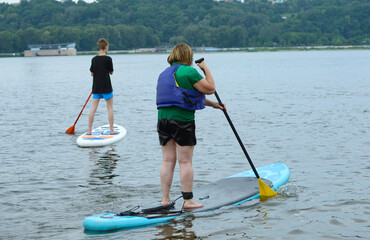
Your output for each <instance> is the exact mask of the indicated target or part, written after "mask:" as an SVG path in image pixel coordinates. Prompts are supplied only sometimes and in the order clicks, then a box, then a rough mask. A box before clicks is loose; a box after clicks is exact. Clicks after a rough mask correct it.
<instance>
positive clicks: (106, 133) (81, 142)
mask: <svg viewBox="0 0 370 240" xmlns="http://www.w3.org/2000/svg"><path fill="white" fill-rule="evenodd" d="M113 129H114V131H115V132H117V133H118V134H116V135H110V128H109V124H107V125H104V126H101V127H98V128H95V129H93V130H92V131H91V135H87V132H86V133H84V134H82V135H81V136H79V137H78V138H77V140H76V143H77V145H78V146H79V147H102V146H107V145H110V144H113V143H116V142H118V141H120V140H122V138H124V137H125V136H126V134H127V131H126V129H125V128H124V127H122V126H120V125H117V124H114V125H113Z"/></svg>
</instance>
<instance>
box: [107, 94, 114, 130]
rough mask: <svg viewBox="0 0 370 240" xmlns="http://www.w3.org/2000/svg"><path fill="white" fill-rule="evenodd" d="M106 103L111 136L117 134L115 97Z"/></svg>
mask: <svg viewBox="0 0 370 240" xmlns="http://www.w3.org/2000/svg"><path fill="white" fill-rule="evenodd" d="M106 102H107V110H108V120H109V128H110V134H115V133H116V132H115V131H114V128H113V125H114V114H113V97H111V98H109V99H108V100H107V101H106Z"/></svg>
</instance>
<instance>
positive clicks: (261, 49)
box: [0, 45, 370, 58]
mask: <svg viewBox="0 0 370 240" xmlns="http://www.w3.org/2000/svg"><path fill="white" fill-rule="evenodd" d="M313 50H316V51H321V50H370V45H356V46H354V45H349V46H298V47H246V48H215V47H197V48H194V49H193V51H194V52H196V53H199V52H202V53H215V52H217V53H219V52H279V51H313ZM170 51H171V49H170V48H168V49H166V50H163V49H157V48H140V49H134V50H110V51H109V54H110V55H116V54H117V55H119V54H158V53H159V54H161V53H162V54H164V53H169V52H170ZM97 53H98V51H77V55H78V56H81V55H96V54H97ZM1 57H24V53H23V52H22V53H0V58H1Z"/></svg>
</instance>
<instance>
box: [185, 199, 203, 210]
mask: <svg viewBox="0 0 370 240" xmlns="http://www.w3.org/2000/svg"><path fill="white" fill-rule="evenodd" d="M203 206H204V204H203V203H197V202H195V201H194V200H193V199H188V200H185V201H184V207H183V208H184V209H190V208H201V207H203Z"/></svg>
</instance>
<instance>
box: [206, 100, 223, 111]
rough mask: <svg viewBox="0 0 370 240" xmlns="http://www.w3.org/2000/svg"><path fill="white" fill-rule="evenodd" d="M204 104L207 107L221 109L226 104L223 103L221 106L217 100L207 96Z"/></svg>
mask: <svg viewBox="0 0 370 240" xmlns="http://www.w3.org/2000/svg"><path fill="white" fill-rule="evenodd" d="M205 105H206V106H208V107H213V108H216V109H220V110H223V109H225V110H226V105H225V104H223V105H224V106H221V105H220V104H219V103H218V102H214V101H211V100H209V99H207V98H206V104H205Z"/></svg>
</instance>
